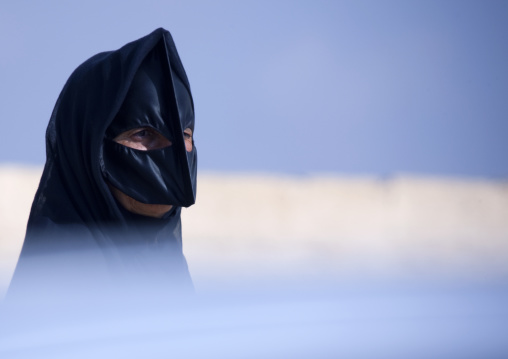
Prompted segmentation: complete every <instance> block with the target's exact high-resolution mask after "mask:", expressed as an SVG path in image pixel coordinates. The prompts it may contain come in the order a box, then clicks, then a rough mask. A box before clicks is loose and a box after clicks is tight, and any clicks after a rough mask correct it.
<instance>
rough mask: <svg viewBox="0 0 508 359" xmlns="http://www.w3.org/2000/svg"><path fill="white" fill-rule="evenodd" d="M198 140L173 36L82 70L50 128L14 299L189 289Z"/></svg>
mask: <svg viewBox="0 0 508 359" xmlns="http://www.w3.org/2000/svg"><path fill="white" fill-rule="evenodd" d="M193 134H194V105H193V100H192V95H191V91H190V86H189V81H188V79H187V76H186V73H185V70H184V68H183V66H182V63H181V61H180V58H179V56H178V53H177V51H176V47H175V44H174V42H173V40H172V38H171V35H170V33H169V32H168V31H166V30H164V29H162V28H161V29H157V30H155V31H154V32H152V33H151V34H149V35H148V36H145V37H143V38H141V39H139V40H136V41H133V42H131V43H129V44H127V45H125V46H123V47H122V48H120V49H119V50H116V51H110V52H103V53H99V54H97V55H95V56H93V57H91V58H90V59H88V60H87V61H85V62H84V63H83V64H82V65H80V66H79V67H78V68H77V69H76V70H75V71H74V72H73V74H72V75H71V76H70V78H69V80H68V81H67V83H66V84H65V86H64V88H63V90H62V92H61V94H60V96H59V98H58V100H57V102H56V105H55V108H54V110H53V113H52V116H51V119H50V121H49V125H48V128H47V132H46V151H47V159H46V164H45V167H44V172H43V174H42V178H41V181H40V184H39V188H38V190H37V193H36V195H35V199H34V202H33V204H32V209H31V212H30V217H29V220H28V225H27V232H26V237H25V241H24V244H23V248H22V251H21V255H20V258H19V261H18V264H17V267H16V270H15V273H14V276H13V279H12V281H11V286H10V289H9V292H13V291H14V292H16V291H18V289H19V290H20V291H22V290H27V291H28V292H30V290H32V289H33V288H35V287H37V288H39V289H41V290H44V289H45V288H52V290H53V289H55V288H57V289H58V290H65V289H66V287H67V286H68V285H69V284H72V285H74V286H76V287H79V286H80V285H82V284H83V283H94V282H95V281H96V280H99V281H100V280H105V279H104V278H111V277H115V276H116V277H115V278H118V277H122V278H124V279H125V280H126V281H129V276H131V275H133V276H136V275H137V274H139V273H143V274H147V273H149V274H154V275H156V276H157V278H159V279H161V281H162V282H164V283H166V282H167V283H168V285H169V284H175V283H178V285H180V286H182V285H183V286H191V281H190V276H189V272H188V269H187V264H186V261H185V258H184V256H183V252H182V233H181V222H180V211H181V207H188V206H190V205H192V204H193V203H194V202H195V196H196V168H197V167H196V165H197V154H196V148H195V145H194V141H193ZM141 277H142V276H140V278H141Z"/></svg>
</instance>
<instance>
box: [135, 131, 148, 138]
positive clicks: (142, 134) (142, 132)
mask: <svg viewBox="0 0 508 359" xmlns="http://www.w3.org/2000/svg"><path fill="white" fill-rule="evenodd" d="M146 135H147V131H146V130H141V131H139V132H136V133H135V134H134V136H139V137H145V136H146Z"/></svg>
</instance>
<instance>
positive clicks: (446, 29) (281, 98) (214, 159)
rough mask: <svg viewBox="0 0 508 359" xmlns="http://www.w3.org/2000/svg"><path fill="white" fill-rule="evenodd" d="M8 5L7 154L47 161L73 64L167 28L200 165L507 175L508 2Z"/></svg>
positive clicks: (4, 54)
mask: <svg viewBox="0 0 508 359" xmlns="http://www.w3.org/2000/svg"><path fill="white" fill-rule="evenodd" d="M0 9H1V11H0V43H1V44H2V51H1V55H0V78H1V81H0V98H1V106H0V121H1V124H2V130H3V134H4V135H3V136H2V141H0V162H4V163H5V162H10V163H26V164H43V163H44V160H45V149H44V132H45V129H46V125H47V122H48V120H49V117H50V114H51V111H52V109H53V106H54V103H55V101H56V98H57V97H58V94H59V92H60V90H61V89H62V86H63V84H64V83H65V81H66V80H67V78H68V76H69V75H70V73H71V72H72V71H73V70H74V68H75V67H77V66H78V65H79V64H80V63H81V62H83V61H84V60H86V59H87V58H89V57H90V56H92V55H93V54H95V53H98V52H101V51H106V50H112V49H117V48H119V47H121V46H122V45H124V44H125V43H127V42H129V41H132V40H134V39H137V38H139V37H141V36H144V35H146V34H148V33H149V32H151V31H152V30H154V29H155V28H157V27H161V26H162V27H164V28H166V29H168V30H169V31H170V32H171V33H172V34H173V37H174V39H175V42H176V45H177V48H178V50H179V52H180V56H181V58H182V61H183V63H184V66H185V68H186V70H187V73H188V76H189V79H190V82H191V86H192V90H193V96H194V100H195V104H196V115H197V118H196V134H195V135H196V136H195V138H196V143H197V148H198V155H199V168H200V169H202V170H215V171H248V172H276V173H315V172H328V173H330V172H331V173H338V174H353V175H354V174H360V175H381V176H385V175H392V174H397V173H406V174H423V175H444V176H472V177H495V178H499V177H508V158H507V157H508V156H507V155H508V140H507V139H508V41H507V34H508V2H506V1H464V0H461V1H402V0H401V1H310V0H309V1H213V2H212V1H143V2H141V1H96V0H89V1H86V2H79V3H78V2H69V1H45V2H35V1H33V2H28V1H10V2H7V3H6V2H4V3H3V4H2V5H1V7H0Z"/></svg>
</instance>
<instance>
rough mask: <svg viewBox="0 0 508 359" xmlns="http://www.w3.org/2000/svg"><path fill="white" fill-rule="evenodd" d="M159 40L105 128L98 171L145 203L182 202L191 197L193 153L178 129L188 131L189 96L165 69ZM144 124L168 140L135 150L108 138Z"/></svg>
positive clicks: (194, 170) (193, 195)
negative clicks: (160, 145)
mask: <svg viewBox="0 0 508 359" xmlns="http://www.w3.org/2000/svg"><path fill="white" fill-rule="evenodd" d="M165 46H166V45H165V43H164V42H163V41H162V42H161V43H160V44H159V45H157V46H156V47H155V49H154V50H152V52H151V53H149V54H148V55H147V57H146V58H145V59H144V60H143V63H142V64H141V66H140V67H139V69H138V71H137V73H136V75H135V76H134V78H133V81H132V84H131V86H130V88H129V91H128V93H127V95H126V97H125V99H124V102H123V104H122V107H121V108H120V110H119V111H118V113H117V115H116V116H115V118H114V120H113V122H112V123H111V124H110V126H109V127H108V129H107V131H106V137H105V139H104V144H103V153H102V159H103V161H102V167H101V168H102V173H103V175H104V176H105V178H106V179H107V181H108V182H109V183H110V184H111V185H112V186H113V187H116V188H117V189H119V190H120V191H121V192H123V193H124V194H126V195H128V196H129V197H132V198H134V199H135V200H137V201H139V202H142V203H147V204H166V205H174V206H183V207H188V206H190V205H192V204H194V202H195V199H196V174H197V153H196V149H195V146H194V144H193V145H192V151H190V152H187V151H186V149H185V142H184V134H183V131H184V130H185V129H186V128H190V129H191V130H192V131H194V110H193V104H192V98H191V95H190V93H189V91H188V89H187V88H186V87H185V85H184V84H183V82H182V81H181V80H180V78H179V77H178V76H177V75H176V73H175V72H173V70H172V69H171V65H170V63H169V61H168V56H167V53H166V47H165ZM140 127H150V128H152V129H154V130H155V131H157V132H158V133H160V134H161V135H162V136H164V137H165V138H166V139H168V140H169V141H170V142H171V146H169V147H165V148H160V149H154V150H148V151H143V150H137V149H133V148H130V147H126V146H123V145H121V144H119V143H116V142H115V141H113V138H115V137H116V136H118V135H119V134H121V133H123V132H125V131H128V130H132V129H134V128H140Z"/></svg>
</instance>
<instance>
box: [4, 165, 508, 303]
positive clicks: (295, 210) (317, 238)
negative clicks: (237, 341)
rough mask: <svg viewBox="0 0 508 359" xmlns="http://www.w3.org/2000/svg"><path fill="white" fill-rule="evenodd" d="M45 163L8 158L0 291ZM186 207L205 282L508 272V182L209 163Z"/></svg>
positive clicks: (197, 276) (197, 275)
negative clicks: (232, 169)
mask: <svg viewBox="0 0 508 359" xmlns="http://www.w3.org/2000/svg"><path fill="white" fill-rule="evenodd" d="M41 171H42V168H41V167H27V166H17V165H2V166H1V167H0V191H1V198H2V201H1V202H0V218H1V222H0V291H1V292H2V293H3V292H4V291H5V290H6V288H7V286H8V283H9V281H10V277H11V275H12V272H13V270H14V267H15V264H16V261H17V257H18V255H19V251H20V249H21V245H22V242H23V237H24V232H25V226H26V221H27V218H28V214H29V212H30V205H31V202H32V199H33V196H34V194H35V191H36V189H37V185H38V182H39V177H40V175H41ZM198 183H199V185H198V200H197V204H196V205H194V206H193V207H191V208H189V209H186V210H184V211H183V216H182V217H183V219H182V220H183V231H184V252H185V255H186V257H187V261H188V263H189V267H190V270H191V274H192V276H193V279H194V282H195V285H196V288H197V289H199V288H200V287H202V288H205V287H206V283H208V280H210V279H212V280H220V279H233V280H242V279H243V278H248V279H255V278H257V277H260V276H261V277H265V278H276V279H284V278H290V277H298V278H307V279H309V278H310V279H311V278H313V277H319V276H328V277H329V276H332V277H335V278H351V277H355V276H361V277H362V278H365V277H368V278H369V277H374V278H377V277H389V278H403V279H408V278H425V277H432V278H438V279H439V278H454V279H455V278H459V279H471V280H477V279H479V280H483V279H489V278H506V276H507V275H508V181H489V180H472V179H461V178H430V177H413V176H403V175H401V176H395V177H393V178H389V179H376V178H361V177H340V176H336V175H316V176H276V175H261V174H225V173H202V174H200V176H199V180H198Z"/></svg>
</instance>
